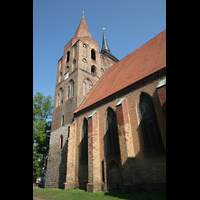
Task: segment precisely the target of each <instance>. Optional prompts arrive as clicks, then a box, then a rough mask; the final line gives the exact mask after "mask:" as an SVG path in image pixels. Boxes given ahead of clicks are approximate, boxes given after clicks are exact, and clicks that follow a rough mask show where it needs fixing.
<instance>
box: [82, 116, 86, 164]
mask: <svg viewBox="0 0 200 200" xmlns="http://www.w3.org/2000/svg"><path fill="white" fill-rule="evenodd" d="M82 131H83V132H82V133H83V135H82V141H81V143H82V145H81V159H83V160H85V161H86V162H87V161H88V120H87V119H86V118H84V120H83V130H82Z"/></svg>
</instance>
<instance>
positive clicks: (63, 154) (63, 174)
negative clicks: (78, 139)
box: [58, 140, 68, 189]
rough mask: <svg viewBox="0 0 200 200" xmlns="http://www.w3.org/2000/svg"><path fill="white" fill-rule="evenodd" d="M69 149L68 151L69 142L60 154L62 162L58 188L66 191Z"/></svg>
mask: <svg viewBox="0 0 200 200" xmlns="http://www.w3.org/2000/svg"><path fill="white" fill-rule="evenodd" d="M67 149H68V140H67V141H66V142H65V144H64V146H63V148H62V150H61V154H60V156H61V162H60V166H59V180H58V188H60V189H64V183H65V182H66V169H67Z"/></svg>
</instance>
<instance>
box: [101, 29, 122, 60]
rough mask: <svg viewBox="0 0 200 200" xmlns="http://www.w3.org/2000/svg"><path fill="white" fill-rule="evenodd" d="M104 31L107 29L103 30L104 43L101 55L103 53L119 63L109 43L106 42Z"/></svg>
mask: <svg viewBox="0 0 200 200" xmlns="http://www.w3.org/2000/svg"><path fill="white" fill-rule="evenodd" d="M104 29H105V28H103V42H102V48H101V53H102V54H103V55H106V56H108V57H109V58H111V59H112V60H114V61H115V62H118V61H119V60H118V59H117V58H116V57H115V56H113V54H112V53H111V52H110V49H109V48H108V43H107V41H106V35H105V33H104Z"/></svg>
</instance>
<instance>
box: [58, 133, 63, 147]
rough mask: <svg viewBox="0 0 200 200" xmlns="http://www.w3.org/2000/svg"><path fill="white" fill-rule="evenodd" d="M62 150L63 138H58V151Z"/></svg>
mask: <svg viewBox="0 0 200 200" xmlns="http://www.w3.org/2000/svg"><path fill="white" fill-rule="evenodd" d="M62 148H63V136H62V135H61V136H60V142H59V149H62Z"/></svg>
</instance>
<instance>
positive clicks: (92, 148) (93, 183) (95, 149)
mask: <svg viewBox="0 0 200 200" xmlns="http://www.w3.org/2000/svg"><path fill="white" fill-rule="evenodd" d="M88 181H89V183H88V184H87V192H99V191H101V162H100V141H99V114H98V112H97V111H94V112H93V113H92V114H91V115H90V116H89V117H88Z"/></svg>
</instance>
